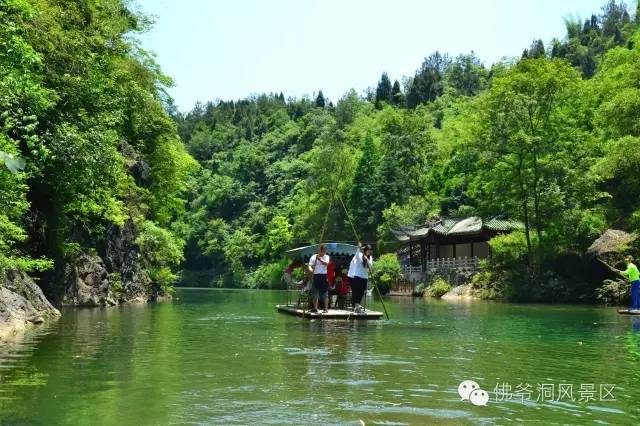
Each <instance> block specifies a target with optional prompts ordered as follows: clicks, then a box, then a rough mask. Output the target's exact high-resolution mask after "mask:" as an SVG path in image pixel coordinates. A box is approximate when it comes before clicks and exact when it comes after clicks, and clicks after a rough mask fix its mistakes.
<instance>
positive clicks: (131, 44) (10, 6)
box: [0, 0, 198, 303]
mask: <svg viewBox="0 0 640 426" xmlns="http://www.w3.org/2000/svg"><path fill="white" fill-rule="evenodd" d="M148 25H149V21H148V20H147V19H145V18H144V17H143V16H142V15H139V14H136V13H134V12H133V11H131V10H130V9H129V8H128V7H127V4H126V3H124V2H122V1H116V0H94V1H81V2H78V1H65V0H0V154H1V155H2V159H3V160H4V163H5V164H4V165H6V166H7V167H4V165H3V166H2V170H1V171H0V270H2V271H4V270H7V269H12V268H19V269H22V270H25V271H29V272H31V273H33V275H34V276H38V277H41V278H42V280H41V281H40V282H41V283H42V284H41V285H42V286H43V289H44V291H45V293H46V294H47V296H48V297H49V298H50V299H51V300H53V301H56V302H60V301H61V300H62V299H63V297H64V295H65V290H66V289H65V282H66V284H69V282H68V281H70V280H72V279H71V275H73V274H74V273H75V274H76V275H77V274H78V273H81V272H78V268H80V269H83V268H84V269H86V270H87V271H89V270H91V271H98V272H99V274H97V275H98V276H97V278H96V279H99V280H101V281H105V283H106V284H107V285H111V287H112V288H113V289H114V291H115V294H111V292H110V296H109V297H110V298H113V299H134V298H136V297H141V298H145V297H147V296H148V295H150V294H151V293H152V292H153V291H154V290H155V291H162V289H163V288H164V289H168V288H170V286H171V285H172V282H173V281H174V280H175V277H176V276H175V270H176V268H177V266H178V264H179V262H180V261H181V259H182V251H183V250H182V247H183V245H184V240H183V239H182V237H181V236H180V235H181V234H180V231H179V230H176V228H175V226H174V225H175V222H176V220H177V219H178V218H180V217H181V216H182V214H183V213H184V210H185V198H184V197H185V194H186V193H187V192H188V189H189V181H190V179H191V177H192V176H193V174H194V173H195V171H196V170H197V168H198V165H197V163H196V162H195V161H194V160H193V159H192V158H191V157H190V156H189V154H188V153H187V152H186V150H185V149H184V145H183V144H182V142H181V140H180V138H179V136H178V133H177V129H176V125H175V122H174V121H173V120H172V119H171V117H170V116H169V114H168V113H167V112H166V110H167V105H168V104H169V103H168V96H167V94H166V92H165V88H166V87H167V86H168V85H169V84H170V83H171V81H170V79H168V78H167V77H166V76H164V75H163V74H162V73H161V72H160V70H159V67H158V66H157V64H156V63H155V62H154V60H153V58H152V56H150V55H149V54H148V53H147V52H145V51H144V50H143V49H141V48H140V47H139V46H138V44H137V43H136V42H135V41H134V39H133V37H131V35H132V34H135V33H137V32H140V31H144V30H145V28H147V27H148ZM115 246H118V247H115ZM103 260H104V264H103ZM78 262H80V263H81V264H82V265H79V264H78ZM74 268H75V269H74ZM74 271H75V272H74ZM104 274H109V275H108V279H107V277H106V276H102V275H104ZM99 284H101V283H99ZM135 293H137V294H135ZM68 296H69V297H70V298H71V299H73V297H71V295H69V294H68ZM112 296H113V297H112ZM70 303H73V302H72V301H71V300H70Z"/></svg>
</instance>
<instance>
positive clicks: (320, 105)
mask: <svg viewBox="0 0 640 426" xmlns="http://www.w3.org/2000/svg"><path fill="white" fill-rule="evenodd" d="M324 104H325V100H324V95H323V94H322V90H320V91H319V92H318V96H316V106H317V107H318V108H324V106H325V105H324Z"/></svg>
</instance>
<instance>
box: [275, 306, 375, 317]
mask: <svg viewBox="0 0 640 426" xmlns="http://www.w3.org/2000/svg"><path fill="white" fill-rule="evenodd" d="M276 308H277V309H278V312H283V313H285V314H289V315H295V316H298V317H302V318H309V319H343V320H378V319H380V318H382V316H383V315H384V314H383V313H382V312H378V311H370V310H368V309H367V310H366V311H364V312H361V313H356V312H353V311H350V310H346V309H329V311H328V312H327V313H326V314H323V313H322V311H318V312H313V313H312V312H311V311H310V310H308V309H306V310H304V309H302V308H301V307H299V306H297V305H276Z"/></svg>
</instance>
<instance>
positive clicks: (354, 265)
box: [348, 244, 373, 312]
mask: <svg viewBox="0 0 640 426" xmlns="http://www.w3.org/2000/svg"><path fill="white" fill-rule="evenodd" d="M372 266H373V256H372V255H371V246H370V245H369V244H367V245H366V246H364V249H363V248H362V246H359V247H358V250H357V251H356V254H355V256H353V259H351V264H350V265H349V274H348V277H349V283H350V284H351V301H352V303H353V311H354V312H363V311H364V308H363V307H362V305H361V303H362V296H364V293H365V291H367V280H368V279H369V270H370V269H371V267H372Z"/></svg>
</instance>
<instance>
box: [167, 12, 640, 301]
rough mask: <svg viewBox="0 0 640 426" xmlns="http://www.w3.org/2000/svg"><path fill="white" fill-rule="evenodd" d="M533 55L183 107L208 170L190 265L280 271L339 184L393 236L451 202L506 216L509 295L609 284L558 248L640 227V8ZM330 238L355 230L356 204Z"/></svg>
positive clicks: (240, 273)
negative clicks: (572, 266)
mask: <svg viewBox="0 0 640 426" xmlns="http://www.w3.org/2000/svg"><path fill="white" fill-rule="evenodd" d="M566 28H567V34H566V36H565V37H564V38H563V39H558V40H553V41H552V42H551V43H550V45H549V46H545V45H544V43H543V42H542V41H541V40H535V41H534V42H533V43H532V45H531V46H530V47H527V48H526V49H525V50H524V51H523V53H522V56H521V58H518V59H514V60H505V61H502V62H499V63H496V64H493V65H492V66H491V67H490V68H487V67H485V66H483V64H482V63H481V62H480V61H479V59H478V58H477V57H476V56H475V54H474V53H470V54H463V55H459V56H455V57H450V56H448V55H445V54H441V53H439V52H435V53H433V54H432V55H430V56H428V57H427V58H426V59H425V61H424V63H423V64H422V65H421V66H420V67H419V69H418V70H417V71H416V72H415V74H414V76H413V77H411V78H408V79H405V81H403V84H400V83H399V81H397V80H396V81H394V82H393V83H392V79H390V78H389V76H388V75H386V74H383V75H382V77H381V78H380V81H379V82H378V85H377V87H376V88H375V89H371V90H369V91H368V92H367V93H366V94H365V95H364V96H361V95H359V94H358V93H356V92H355V91H351V92H349V93H347V94H345V95H344V96H343V97H342V98H341V99H339V100H337V101H335V102H330V101H329V100H327V99H325V97H324V96H323V95H322V91H319V92H318V94H317V96H316V95H314V98H302V99H294V98H288V99H287V98H285V96H284V95H283V94H282V93H280V92H274V93H272V94H269V95H260V96H253V97H250V98H247V99H242V100H239V101H216V102H210V103H207V104H204V105H202V104H199V105H196V107H195V108H194V109H193V110H192V111H190V112H189V113H187V114H176V117H175V118H176V120H177V122H178V129H179V133H180V136H181V137H182V139H183V141H184V143H185V144H186V147H187V150H188V151H189V153H190V154H191V155H192V156H193V157H194V158H195V159H197V160H198V162H199V163H200V164H201V166H202V168H201V171H200V173H199V175H198V183H197V189H196V190H195V191H193V193H192V196H191V198H190V200H189V203H188V209H187V210H188V211H187V214H186V215H185V230H186V232H187V234H188V238H187V240H188V242H187V247H186V260H185V264H184V266H185V267H186V269H188V270H200V271H208V273H209V276H208V278H207V279H208V281H207V282H209V283H210V285H216V286H261V287H262V286H270V285H277V283H278V282H279V276H280V273H281V270H282V267H283V262H284V261H283V260H281V259H282V253H283V251H284V250H285V249H287V248H288V247H290V246H291V245H292V244H293V243H298V242H313V241H317V240H318V239H319V237H320V233H321V228H322V224H323V219H324V215H325V213H326V211H327V209H328V207H329V203H330V198H331V197H330V194H331V192H332V191H333V189H334V188H335V189H336V190H337V192H338V194H339V195H340V196H341V198H342V199H343V200H344V202H345V204H346V206H347V208H348V210H349V211H350V212H351V214H352V215H353V217H354V219H355V223H356V227H357V231H358V232H359V233H360V234H361V237H362V238H363V239H365V240H368V241H376V242H378V248H379V250H388V249H390V248H392V245H391V242H392V241H391V238H390V235H389V230H390V229H391V228H393V227H396V226H399V225H403V224H412V223H413V224H415V223H423V222H424V221H426V220H427V219H428V218H431V217H434V216H438V215H449V216H460V215H469V214H477V215H481V216H483V217H489V216H496V215H502V216H507V217H510V218H513V219H518V220H520V221H522V222H523V223H524V224H525V228H524V230H523V232H516V233H513V234H511V235H509V236H506V237H499V238H497V239H496V240H494V241H493V242H492V246H493V250H494V259H493V261H492V264H491V265H488V266H487V268H486V271H485V273H483V274H482V280H484V282H485V284H486V285H487V286H491V287H492V290H493V291H494V294H498V295H517V296H518V297H520V298H524V299H535V300H540V299H550V298H553V299H554V300H561V299H568V300H575V299H577V298H583V299H589V298H593V295H594V288H593V287H589V286H585V285H584V284H583V283H582V282H583V281H584V280H583V278H584V277H582V276H581V275H580V272H579V271H575V270H574V271H569V272H568V271H566V268H564V269H563V267H559V266H558V263H559V260H560V259H562V258H563V257H565V256H566V255H567V254H568V253H582V252H584V250H585V248H586V247H587V246H588V245H589V244H590V242H591V241H593V239H594V238H595V237H597V236H598V235H599V234H600V233H601V232H602V231H603V230H604V229H606V228H607V227H618V228H622V229H625V230H630V231H633V230H636V229H637V228H638V227H639V226H640V221H639V220H638V218H640V200H639V198H638V196H639V195H640V194H639V192H640V186H639V185H638V183H639V181H638V178H637V177H636V176H637V174H636V170H638V168H639V166H640V164H639V162H640V156H638V155H637V154H636V153H637V152H640V151H639V149H640V139H639V137H640V127H639V123H640V32H638V13H637V12H636V11H635V10H634V11H632V12H630V11H629V10H628V7H627V6H626V5H625V4H623V3H616V2H614V1H610V2H608V3H607V4H605V5H604V7H603V8H602V11H601V12H600V13H599V14H597V15H593V16H592V17H590V18H589V19H586V20H585V21H583V22H581V21H574V20H567V22H566ZM333 212H334V213H333V214H331V215H330V216H329V224H328V230H327V231H326V233H325V239H336V240H338V239H339V240H353V239H354V236H353V233H352V232H351V228H350V226H349V224H348V221H347V219H346V216H345V214H344V211H343V210H342V208H341V207H340V205H339V204H338V205H337V208H334V210H333Z"/></svg>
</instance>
